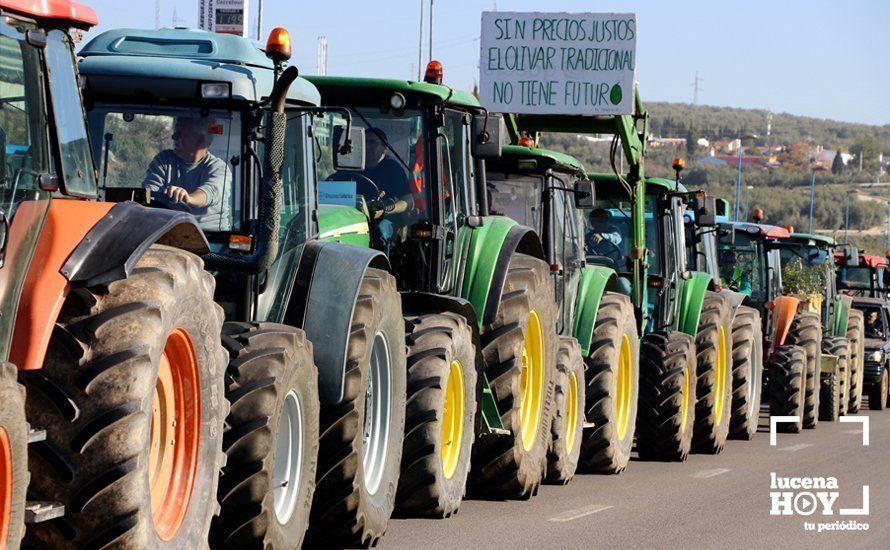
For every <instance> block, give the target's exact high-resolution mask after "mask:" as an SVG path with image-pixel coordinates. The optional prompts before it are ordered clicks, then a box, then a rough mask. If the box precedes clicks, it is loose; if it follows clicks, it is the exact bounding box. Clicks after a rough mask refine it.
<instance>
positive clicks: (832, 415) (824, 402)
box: [819, 336, 850, 422]
mask: <svg viewBox="0 0 890 550" xmlns="http://www.w3.org/2000/svg"><path fill="white" fill-rule="evenodd" d="M822 353H825V354H827V355H836V356H837V358H838V359H837V372H833V373H831V374H827V375H825V376H824V378H822V380H821V383H820V386H819V393H820V395H819V420H824V421H826V422H837V421H838V418H839V417H840V400H841V388H840V379H841V376H842V375H843V374H842V373H845V372H846V371H847V364H848V361H849V359H850V344H849V342H847V339H846V338H840V337H837V336H825V337H823V338H822Z"/></svg>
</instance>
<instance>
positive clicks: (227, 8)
mask: <svg viewBox="0 0 890 550" xmlns="http://www.w3.org/2000/svg"><path fill="white" fill-rule="evenodd" d="M249 4H250V0H199V5H198V10H199V12H198V28H200V29H204V30H207V31H212V32H219V33H223V34H237V35H238V36H247V34H248V28H247V15H248V6H249Z"/></svg>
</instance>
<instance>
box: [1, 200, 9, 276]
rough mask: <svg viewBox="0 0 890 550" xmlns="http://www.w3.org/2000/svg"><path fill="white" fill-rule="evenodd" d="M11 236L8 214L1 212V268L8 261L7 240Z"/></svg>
mask: <svg viewBox="0 0 890 550" xmlns="http://www.w3.org/2000/svg"><path fill="white" fill-rule="evenodd" d="M8 236H9V219H8V218H7V217H6V212H4V211H2V210H0V267H3V263H4V262H5V261H6V240H7V237H8Z"/></svg>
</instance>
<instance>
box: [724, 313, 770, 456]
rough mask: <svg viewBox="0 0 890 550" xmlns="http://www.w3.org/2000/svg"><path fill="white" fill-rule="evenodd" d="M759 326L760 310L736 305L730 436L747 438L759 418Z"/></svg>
mask: <svg viewBox="0 0 890 550" xmlns="http://www.w3.org/2000/svg"><path fill="white" fill-rule="evenodd" d="M762 380H763V326H762V325H761V320H760V312H759V311H757V310H756V309H754V308H751V307H748V306H739V309H738V311H737V312H736V315H735V319H733V322H732V417H731V419H730V423H729V437H730V439H745V440H748V439H751V438H752V437H754V434H755V433H757V424H758V423H759V421H760V390H761V386H762Z"/></svg>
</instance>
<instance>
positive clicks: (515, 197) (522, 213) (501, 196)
mask: <svg viewBox="0 0 890 550" xmlns="http://www.w3.org/2000/svg"><path fill="white" fill-rule="evenodd" d="M486 182H487V184H488V204H489V205H490V209H491V214H492V215H495V216H507V217H509V218H513V219H514V220H516V221H517V222H519V223H520V224H522V225H527V226H528V227H531V228H534V229H536V230H537V231H538V232H540V231H541V210H542V209H543V204H542V198H541V193H542V189H543V187H544V178H543V176H536V175H513V174H504V173H498V172H488V173H487V174H486Z"/></svg>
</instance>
